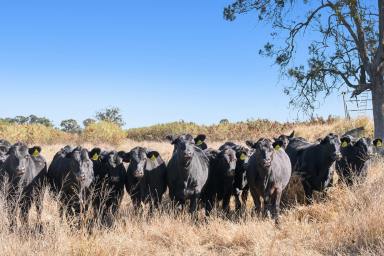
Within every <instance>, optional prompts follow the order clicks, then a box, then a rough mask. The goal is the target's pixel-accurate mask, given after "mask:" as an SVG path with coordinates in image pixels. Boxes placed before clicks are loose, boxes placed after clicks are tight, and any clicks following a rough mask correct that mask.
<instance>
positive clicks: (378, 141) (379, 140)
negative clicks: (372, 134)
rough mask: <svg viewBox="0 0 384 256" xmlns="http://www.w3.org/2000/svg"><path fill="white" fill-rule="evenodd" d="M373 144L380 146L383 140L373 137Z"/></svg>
mask: <svg viewBox="0 0 384 256" xmlns="http://www.w3.org/2000/svg"><path fill="white" fill-rule="evenodd" d="M373 145H374V146H375V147H382V146H383V140H382V139H380V138H377V139H375V140H374V141H373Z"/></svg>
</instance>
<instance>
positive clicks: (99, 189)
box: [89, 148, 126, 226]
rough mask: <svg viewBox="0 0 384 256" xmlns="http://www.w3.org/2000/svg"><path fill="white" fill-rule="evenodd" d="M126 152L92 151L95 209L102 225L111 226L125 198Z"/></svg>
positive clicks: (96, 149) (97, 149) (95, 149)
mask: <svg viewBox="0 0 384 256" xmlns="http://www.w3.org/2000/svg"><path fill="white" fill-rule="evenodd" d="M124 155H125V153H124V152H122V151H121V152H116V151H110V152H107V151H103V152H101V150H100V149H99V148H94V149H92V150H91V152H90V154H89V156H90V158H91V160H92V162H93V171H94V178H95V179H94V182H93V184H94V185H93V189H94V191H93V207H94V210H95V213H96V216H97V217H98V218H100V219H101V224H103V225H106V226H111V225H112V224H113V220H114V218H115V216H116V214H117V213H118V210H119V208H120V205H121V201H122V199H123V196H124V185H125V179H126V170H125V166H124V164H123V162H125V161H126V159H124Z"/></svg>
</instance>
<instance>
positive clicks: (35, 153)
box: [32, 149, 39, 157]
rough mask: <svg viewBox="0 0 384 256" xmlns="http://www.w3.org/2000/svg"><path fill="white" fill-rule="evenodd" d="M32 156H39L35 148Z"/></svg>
mask: <svg viewBox="0 0 384 256" xmlns="http://www.w3.org/2000/svg"><path fill="white" fill-rule="evenodd" d="M32 156H34V157H38V156H39V151H38V150H37V149H35V151H33V154H32Z"/></svg>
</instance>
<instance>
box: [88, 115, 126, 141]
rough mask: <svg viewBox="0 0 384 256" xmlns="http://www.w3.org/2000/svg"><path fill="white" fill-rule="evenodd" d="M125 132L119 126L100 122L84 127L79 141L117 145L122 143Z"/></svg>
mask: <svg viewBox="0 0 384 256" xmlns="http://www.w3.org/2000/svg"><path fill="white" fill-rule="evenodd" d="M125 137H126V132H125V131H123V130H122V129H121V128H120V126H119V125H117V124H115V123H111V122H105V121H100V122H97V123H91V124H89V125H88V126H87V127H85V129H84V132H83V134H82V135H81V140H82V141H83V142H92V143H95V144H98V143H107V144H113V145H118V144H120V143H122V142H123V140H124V139H125Z"/></svg>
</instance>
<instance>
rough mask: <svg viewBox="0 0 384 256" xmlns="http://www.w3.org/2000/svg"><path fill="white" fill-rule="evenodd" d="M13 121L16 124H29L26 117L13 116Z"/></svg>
mask: <svg viewBox="0 0 384 256" xmlns="http://www.w3.org/2000/svg"><path fill="white" fill-rule="evenodd" d="M13 121H14V122H15V123H17V124H28V123H29V117H27V116H15V118H13Z"/></svg>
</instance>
